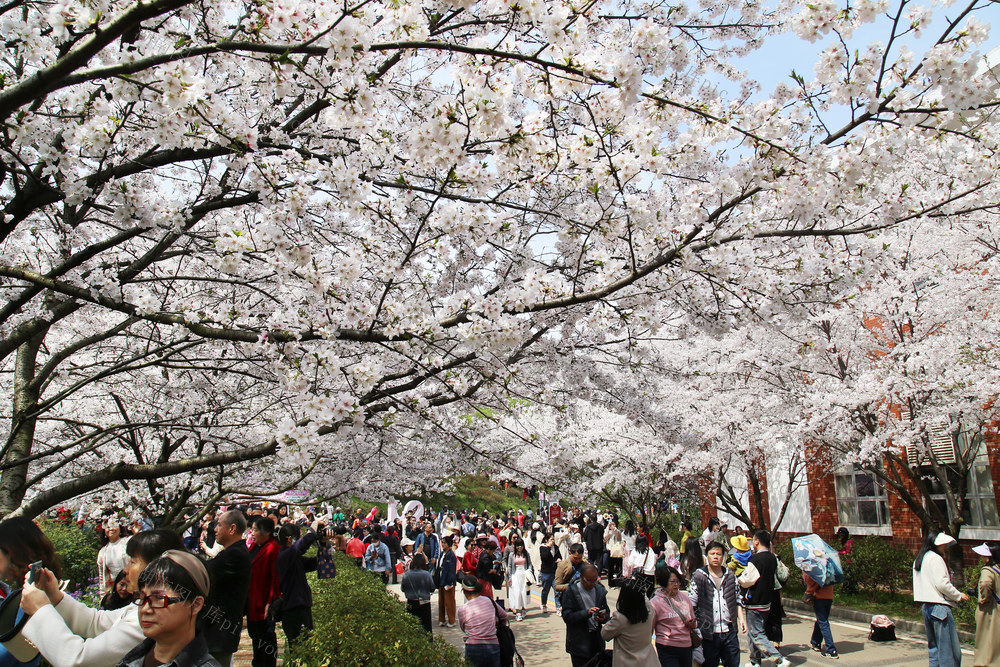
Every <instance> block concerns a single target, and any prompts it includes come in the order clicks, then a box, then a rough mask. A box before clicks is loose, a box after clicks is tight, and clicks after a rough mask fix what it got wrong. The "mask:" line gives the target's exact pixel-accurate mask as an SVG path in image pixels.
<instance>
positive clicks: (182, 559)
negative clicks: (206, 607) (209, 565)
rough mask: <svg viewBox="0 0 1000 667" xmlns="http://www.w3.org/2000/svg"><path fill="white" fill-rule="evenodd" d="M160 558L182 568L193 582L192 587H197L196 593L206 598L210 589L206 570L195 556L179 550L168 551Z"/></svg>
mask: <svg viewBox="0 0 1000 667" xmlns="http://www.w3.org/2000/svg"><path fill="white" fill-rule="evenodd" d="M162 557H163V558H166V559H167V560H170V561H172V562H174V563H177V564H178V565H180V566H181V567H182V568H184V571H185V572H187V573H188V576H190V577H191V580H192V581H194V585H195V586H197V587H198V592H199V593H201V595H202V596H203V597H206V598H207V597H208V591H209V589H210V588H211V586H210V584H209V581H208V570H207V569H205V564H204V563H203V562H201V560H200V559H199V558H198V557H197V556H195V555H194V554H190V553H188V552H186V551H180V550H179V549H168V550H166V551H164V552H163V554H162Z"/></svg>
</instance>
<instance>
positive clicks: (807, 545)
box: [792, 533, 844, 586]
mask: <svg viewBox="0 0 1000 667" xmlns="http://www.w3.org/2000/svg"><path fill="white" fill-rule="evenodd" d="M792 551H793V552H794V554H795V565H796V567H798V568H799V569H800V570H802V571H803V572H805V573H806V574H808V575H809V578H811V579H812V580H813V581H815V582H816V583H817V584H819V585H820V586H829V585H830V584H841V583H843V582H844V568H843V566H842V565H841V564H840V554H838V553H837V550H836V549H834V548H833V547H831V546H830V545H829V544H827V543H826V542H824V541H823V539H822V538H821V537H820V536H819V535H817V534H815V533H812V534H810V535H803V536H802V537H793V538H792Z"/></svg>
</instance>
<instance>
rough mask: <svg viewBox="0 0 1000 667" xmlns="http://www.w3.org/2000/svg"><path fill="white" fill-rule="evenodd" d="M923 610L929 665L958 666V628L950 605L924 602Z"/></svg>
mask: <svg viewBox="0 0 1000 667" xmlns="http://www.w3.org/2000/svg"><path fill="white" fill-rule="evenodd" d="M923 611H924V630H926V631H927V653H928V657H929V658H930V667H960V666H961V664H962V645H961V644H959V643H958V628H956V627H955V617H954V615H952V613H951V607H949V606H948V605H946V604H933V603H930V602H925V603H924V604H923Z"/></svg>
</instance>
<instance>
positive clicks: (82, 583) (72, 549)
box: [38, 519, 101, 591]
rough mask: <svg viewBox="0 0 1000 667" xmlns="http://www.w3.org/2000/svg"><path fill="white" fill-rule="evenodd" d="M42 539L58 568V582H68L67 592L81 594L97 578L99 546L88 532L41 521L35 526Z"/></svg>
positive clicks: (84, 529)
mask: <svg viewBox="0 0 1000 667" xmlns="http://www.w3.org/2000/svg"><path fill="white" fill-rule="evenodd" d="M38 525H39V527H40V528H41V529H42V532H43V533H45V535H46V537H48V538H49V539H50V540H52V544H53V545H54V546H55V548H56V555H57V556H58V557H59V564H60V566H61V567H62V578H63V579H69V586H68V587H67V590H69V591H82V590H84V589H86V588H87V587H88V586H90V585H91V584H92V583H93V581H94V579H95V577H97V552H98V551H100V550H101V543H100V541H99V540H98V539H97V533H95V532H94V531H93V530H92V529H90V528H89V527H88V528H81V527H80V526H78V525H76V524H75V523H61V522H59V521H53V520H51V519H43V520H42V521H40V522H39V523H38Z"/></svg>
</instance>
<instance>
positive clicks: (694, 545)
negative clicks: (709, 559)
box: [683, 537, 705, 576]
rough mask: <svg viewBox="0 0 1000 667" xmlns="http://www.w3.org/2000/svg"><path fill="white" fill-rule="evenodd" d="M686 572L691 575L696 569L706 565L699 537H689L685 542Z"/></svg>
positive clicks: (684, 563)
mask: <svg viewBox="0 0 1000 667" xmlns="http://www.w3.org/2000/svg"><path fill="white" fill-rule="evenodd" d="M683 567H684V572H686V573H687V574H688V576H691V575H692V574H694V572H695V570H697V569H698V568H700V567H705V557H704V556H703V555H702V553H701V544H699V543H698V538H697V537H689V538H687V541H686V542H685V543H684V562H683Z"/></svg>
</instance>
